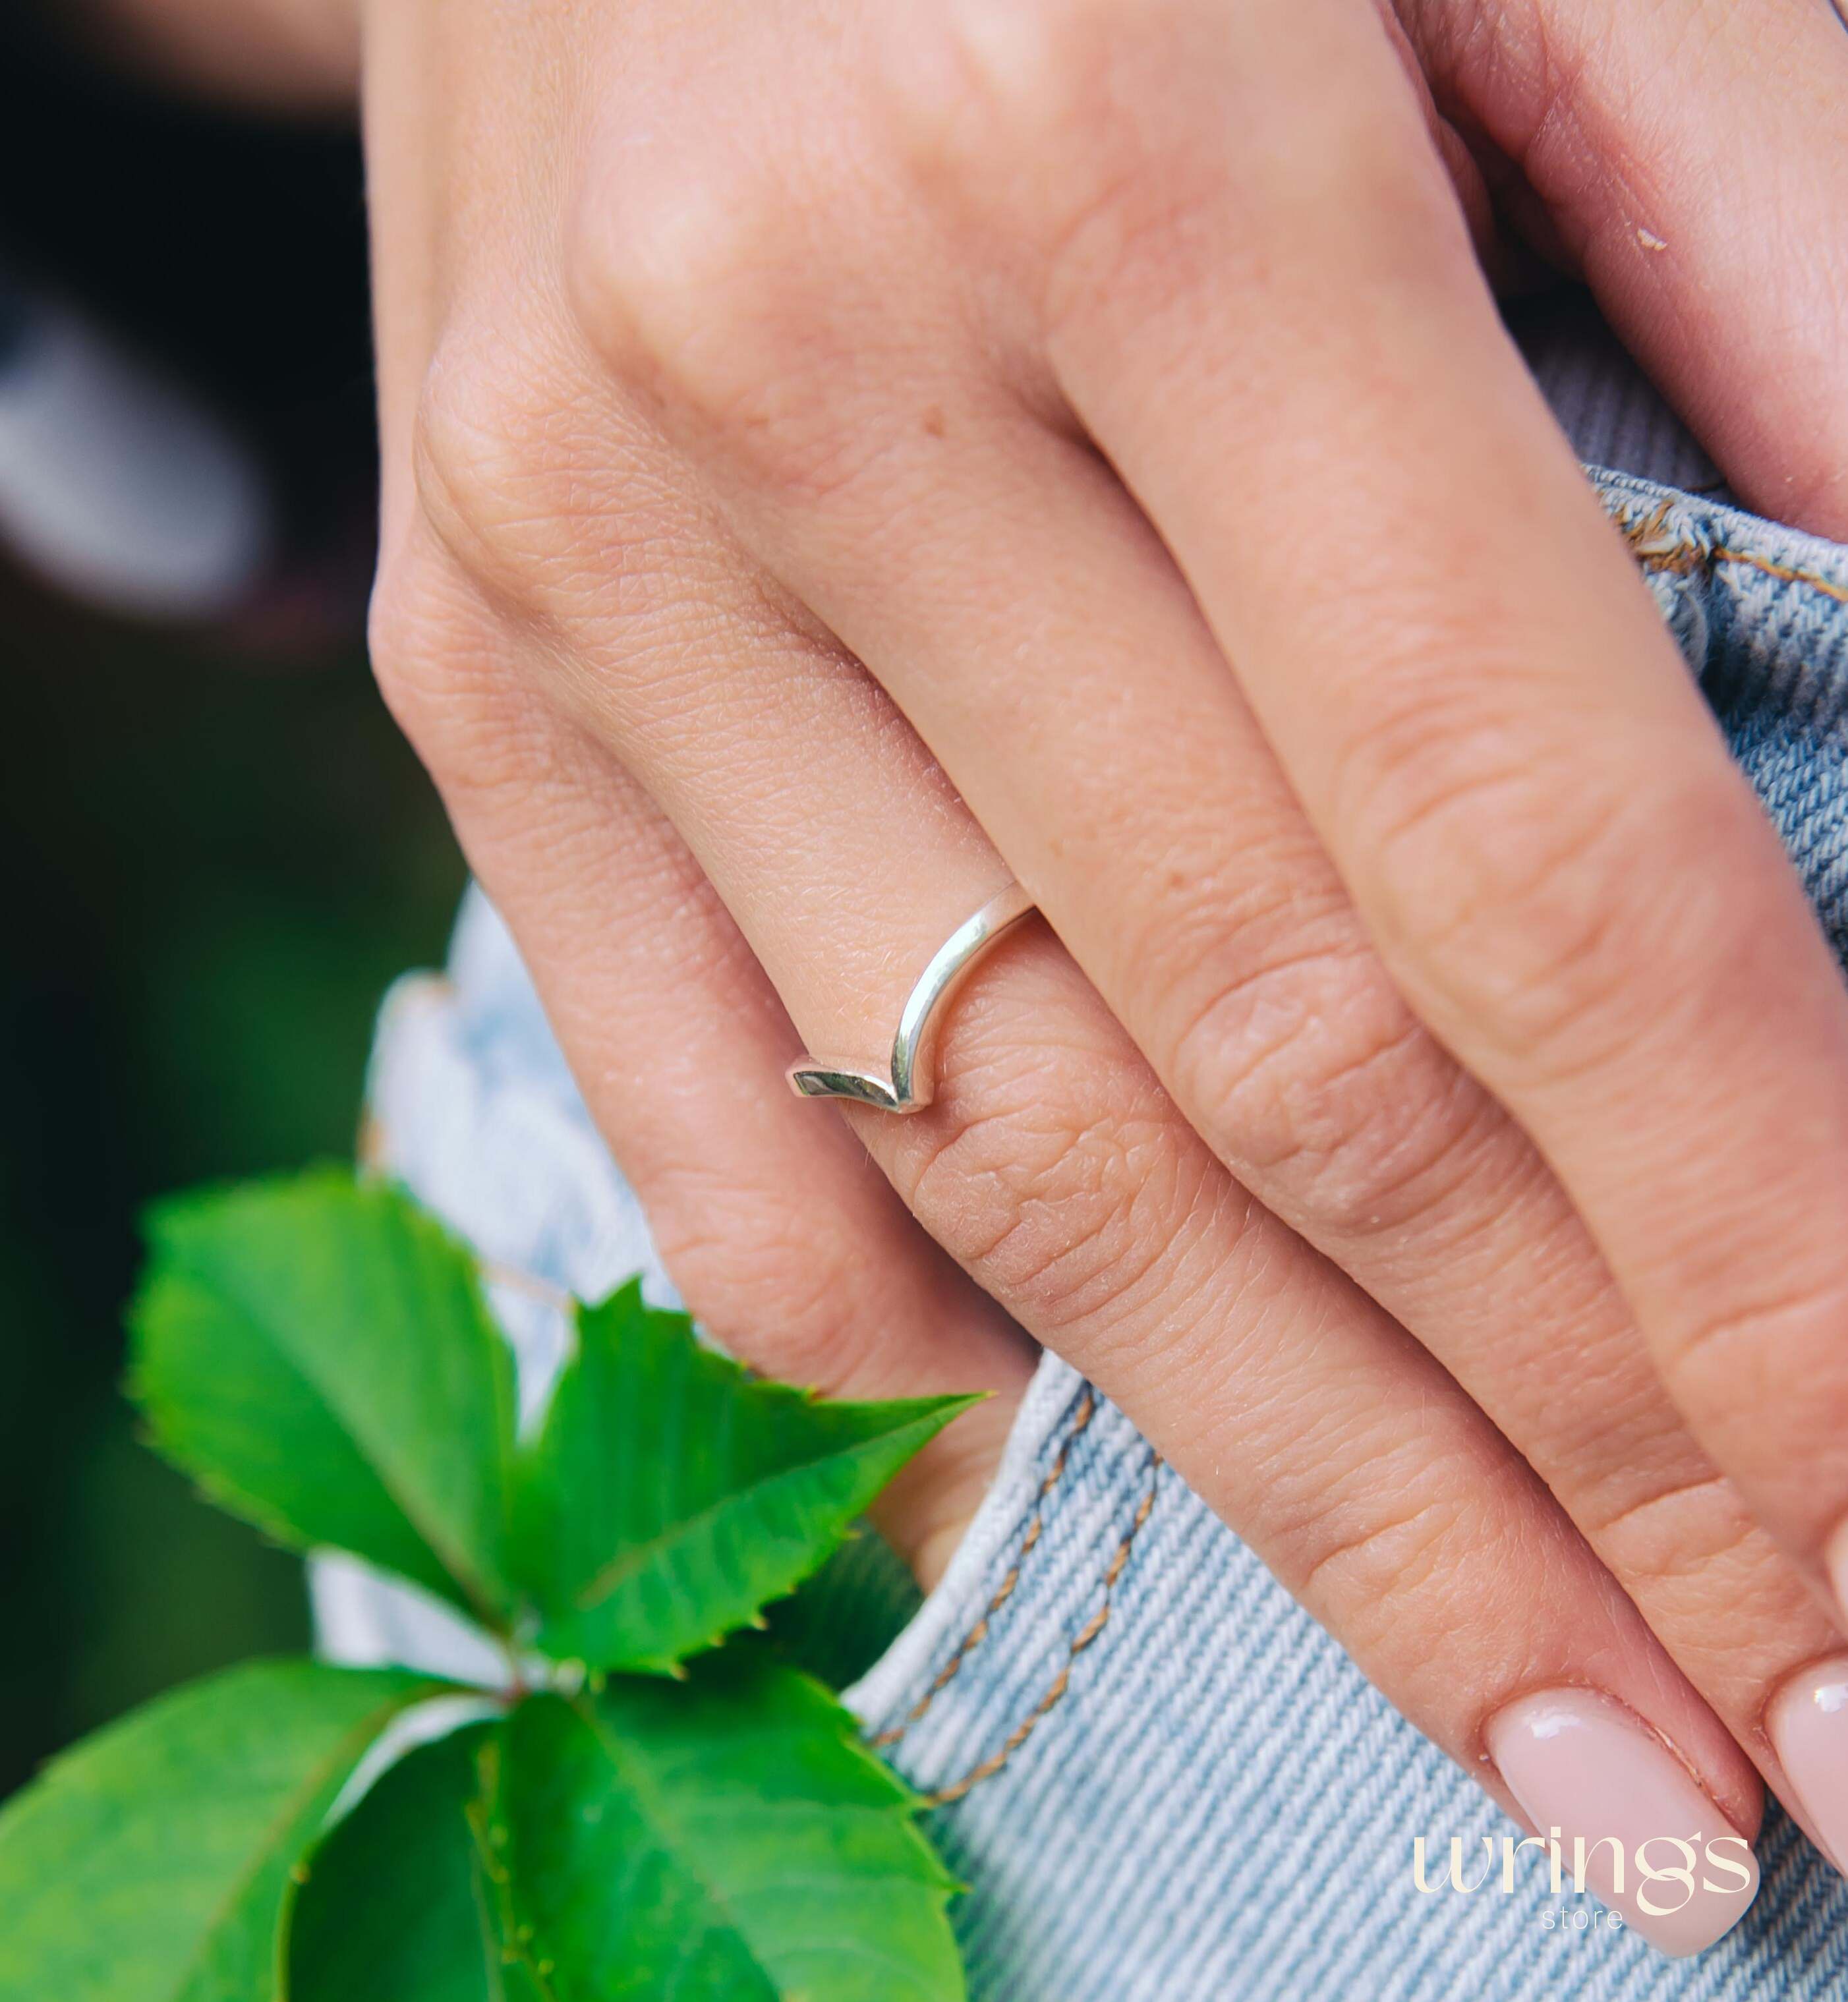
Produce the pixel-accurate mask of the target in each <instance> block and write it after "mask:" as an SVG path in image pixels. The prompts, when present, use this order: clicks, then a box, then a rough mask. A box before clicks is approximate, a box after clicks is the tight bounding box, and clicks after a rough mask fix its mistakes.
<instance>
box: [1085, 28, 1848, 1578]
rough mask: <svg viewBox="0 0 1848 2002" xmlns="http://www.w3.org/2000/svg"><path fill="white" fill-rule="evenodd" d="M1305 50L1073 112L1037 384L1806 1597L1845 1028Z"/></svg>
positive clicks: (1195, 59)
mask: <svg viewBox="0 0 1848 2002" xmlns="http://www.w3.org/2000/svg"><path fill="white" fill-rule="evenodd" d="M1187 11H1188V10H1186V9H1173V10H1170V12H1173V14H1175V15H1176V16H1180V15H1183V14H1186V13H1187ZM1306 14H1307V16H1309V17H1310V18H1309V19H1306V18H1305V15H1306ZM1193 28H1194V32H1193V33H1191V51H1192V60H1191V61H1190V63H1189V65H1188V66H1187V74H1186V78H1185V81H1184V84H1183V85H1182V87H1181V94H1182V95H1183V96H1186V97H1187V98H1188V99H1189V101H1188V102H1186V103H1176V102H1174V101H1173V96H1172V94H1171V95H1170V101H1169V102H1168V103H1166V105H1165V106H1163V115H1162V116H1161V117H1159V118H1156V117H1152V116H1150V115H1145V114H1146V113H1147V112H1148V111H1149V107H1147V106H1140V107H1138V105H1137V103H1136V99H1135V91H1136V88H1137V85H1136V83H1135V78H1136V77H1137V75H1138V73H1139V72H1138V64H1137V58H1136V57H1135V54H1134V52H1133V51H1128V50H1126V51H1124V54H1123V58H1122V60H1121V62H1118V63H1110V62H1100V63H1099V65H1097V70H1096V72H1095V78H1094V79H1093V84H1094V87H1093V89H1092V91H1091V94H1090V96H1086V95H1085V94H1084V92H1083V91H1082V90H1076V91H1074V92H1072V96H1071V97H1070V99H1069V104H1070V106H1072V107H1075V108H1074V109H1072V111H1071V116H1072V124H1073V126H1074V128H1075V129H1076V130H1081V131H1082V132H1083V146H1082V148H1079V147H1078V146H1076V145H1071V144H1068V145H1065V147H1064V148H1063V150H1062V155H1061V157H1062V159H1065V161H1066V162H1069V163H1074V165H1075V174H1074V181H1075V185H1074V187H1073V189H1072V196H1071V201H1070V202H1069V205H1068V206H1067V207H1066V209H1065V213H1066V215H1067V216H1068V218H1075V219H1073V220H1069V221H1068V222H1067V223H1066V225H1065V226H1063V227H1062V228H1060V229H1059V230H1058V231H1057V232H1053V233H1052V235H1051V239H1050V240H1051V241H1053V242H1055V246H1056V247H1055V253H1054V255H1053V256H1052V257H1051V261H1050V276H1049V280H1048V288H1047V296H1048V298H1049V300H1050V302H1051V303H1050V305H1049V307H1048V330H1049V331H1048V341H1049V346H1050V350H1051V355H1052V358H1053V362H1054V365H1055V369H1056V371H1057V373H1058V377H1059V380H1060V382H1061V385H1062V388H1063V389H1064V391H1065V394H1066V396H1067V397H1068V398H1069V401H1070V403H1071V404H1072V406H1073V408H1074V409H1075V410H1076V413H1077V414H1078V416H1079V418H1080V419H1081V420H1083V423H1084V424H1085V425H1086V427H1087V428H1088V430H1089V431H1090V434H1091V435H1092V436H1093V438H1095V439H1096V441H1097V442H1098V443H1099V445H1100V446H1101V447H1102V448H1103V449H1104V451H1105V452H1106V453H1107V455H1109V456H1110V458H1111V460H1112V461H1113V462H1114V465H1115V466H1116V467H1117V468H1118V470H1119V472H1120V473H1121V475H1122V476H1123V477H1124V480H1126V482H1127V483H1128V485H1129V487H1131V490H1133V491H1134V492H1135V494H1136V496H1137V497H1138V500H1139V501H1141V503H1142V505H1143V507H1145V510H1146V511H1148V512H1149V514H1150V516H1151V517H1152V519H1153V520H1154V521H1155V523H1156V526H1157V527H1158V528H1159V531H1160V532H1161V533H1162V535H1163V538H1164V539H1165V540H1166V542H1167V544H1168V546H1169V547H1170V549H1171V550H1172V551H1173V553H1174V555H1175V556H1176V557H1177V560H1178V561H1179V563H1180V566H1181V567H1182V569H1183V570H1184V572H1185V573H1186V574H1187V577H1188V580H1189V581H1190V583H1191V586H1192V588H1193V589H1194V593H1195V595H1196V596H1197V597H1198V599H1199V601H1200V603H1201V606H1202V608H1203V609H1204V611H1205V613H1206V616H1207V617H1208V620H1209V622H1210V623H1211V624H1212V627H1213V629H1214V631H1215V636H1216V637H1217V638H1218V640H1219V643H1220V644H1221V647H1222V649H1223V650H1224V651H1225V653H1226V656H1227V657H1228V658H1229V661H1231V662H1232V663H1233V666H1234V668H1235V671H1236V673H1237V674H1238V675H1239V677H1240V681H1241V682H1242V684H1243V687H1244V689H1245V690H1246V692H1247V695H1248V696H1249V697H1250V700H1251V702H1252V703H1253V706H1254V708H1255V709H1256V710H1257V713H1258V714H1259V716H1260V720H1261V721H1262V723H1263V724H1264V728H1265V731H1266V733H1267V736H1268V738H1269V739H1270V741H1271V744H1272V746H1273V748H1274V750H1275V751H1276V752H1277V753H1278V756H1279V758H1280V759H1281V762H1283V764H1284V765H1285V768H1286V770H1287V772H1288V775H1289V776H1290V779H1291V780H1292V783H1293V785H1294V786H1295V789H1296V790H1297V792H1298V793H1299V796H1300V797H1301V798H1302V802H1303V804H1304V806H1305V807H1306V810H1307V811H1308V812H1309V814H1310V816H1311V818H1312V819H1313V821H1314V823H1315V825H1316V828H1317V829H1318V831H1319V832H1320V835H1321V836H1322V838H1323V840H1324V842H1326V843H1327V846H1328V849H1329V850H1330V854H1331V855H1332V856H1333V858H1334V861H1335V863H1336V865H1337V868H1338V870H1340V872H1341V875H1342V877H1343V878H1344V881H1345V883H1346V884H1347V887H1348V890H1349V891H1350V893H1351V895H1352V896H1353V898H1354V899H1355V903H1356V905H1357V906H1358V909H1359V910H1360V912H1361V913H1362V917H1363V919H1365V923H1366V924H1367V926H1368V927H1369V931H1370V933H1371V934H1372V937H1373V939H1374V940H1375V942H1376V944H1377V946H1378V947H1379V950H1380V951H1381V953H1382V954H1383V957H1385V959H1386V962H1387V964H1388V965H1389V968H1390V969H1391V970H1392V971H1393V975H1394V977H1395V978H1396V980H1397V981H1398V982H1399V983H1400V986H1401V988H1402V989H1403V991H1404V992H1405V993H1406V995H1407V998H1408V999H1410V1001H1411V1003H1412V1004H1413V1005H1414V1007H1415V1008H1416V1009H1417V1010H1418V1011H1419V1013H1421V1015H1422V1016H1423V1017H1424V1019H1425V1020H1426V1021H1427V1023H1428V1024H1429V1025H1430V1026H1431V1028H1432V1029H1433V1030H1434V1031H1435V1032H1436V1033H1437V1034H1438V1036H1439V1037H1440V1038H1442V1040H1443V1041H1445V1043H1446V1044H1447V1045H1448V1046H1449V1048H1450V1049H1451V1050H1452V1052H1453V1053H1454V1054H1455V1055H1456V1056H1457V1058H1458V1059H1459V1061H1461V1062H1463V1064H1465V1065H1466V1066H1467V1067H1468V1068H1469V1069H1470V1070H1472V1071H1473V1072H1474V1073H1475V1074H1476V1075H1477V1076H1478V1077H1479V1078H1480V1079H1482V1081H1483V1082H1484V1083H1485V1084H1487V1086H1488V1087H1489V1088H1490V1090H1492V1091H1493V1092H1494V1093H1495V1094H1496V1095H1497V1096H1498V1097H1499V1098H1500V1099H1501V1100H1502V1101H1503V1103H1504V1104H1506V1105H1507V1106H1508V1107H1509V1108H1510V1110H1511V1111H1512V1112H1513V1113H1514V1114H1515V1116H1516V1117H1517V1118H1518V1119H1519V1120H1520V1121H1522V1124H1523V1125H1524V1126H1525V1128H1527V1130H1528V1131H1529V1133H1530V1134H1531V1135H1532V1137H1533V1138H1534V1139H1535V1140H1536V1142H1537V1143H1538V1144H1539V1146H1540V1148H1541V1149H1542V1150H1543V1152H1544V1153H1545V1154H1546V1156H1547V1157H1548V1159H1549V1160H1550V1163H1551V1164H1552V1166H1553V1168H1554V1169H1555V1170H1556V1172H1557V1174H1559V1176H1560V1179H1561V1180H1562V1181H1564V1184H1566V1186H1567V1188H1568V1190H1569V1191H1570V1192H1571V1195H1573V1197H1574V1199H1575V1201H1576V1202H1577V1203H1578V1205H1579V1207H1580V1209H1581V1211H1582V1212H1583V1213H1584V1215H1585V1218H1586V1220H1587V1222H1588V1224H1589V1225H1590V1226H1591V1228H1592V1230H1593V1231H1594V1233H1595V1235H1596V1236H1597V1237H1598V1239H1599V1242H1600V1244H1601V1246H1602V1249H1603V1250H1604V1252H1605V1254H1606V1257H1608V1258H1609V1261H1610V1262H1611V1264H1612V1265H1613V1269H1614V1270H1615V1271H1616V1275H1617V1277H1618V1278H1619V1280H1620V1282H1621V1283H1622V1285H1623V1287H1624V1289H1625V1290H1626V1292H1627V1294H1628V1296H1629V1298H1630V1301H1631V1303H1632V1304H1633V1306H1634V1308H1635V1310H1637V1314H1638V1317H1639V1319H1640V1320H1641V1323H1642V1324H1643V1326H1644V1328H1645V1330H1646V1331H1648V1335H1649V1337H1650V1339H1651V1346H1652V1348H1653V1350H1654V1354H1655V1356H1656V1358H1657V1360H1658V1365H1659V1366H1660V1368H1661V1371H1662V1372H1663V1375H1664V1377H1665V1381H1666V1383H1667V1384H1668V1388H1669V1390H1670V1391H1671V1393H1672V1395H1673V1396H1674V1397H1675V1398H1676V1400H1677V1401H1678V1402H1679V1404H1680V1406H1681V1407H1682V1410H1683V1411H1684V1412H1685V1413H1686V1416H1687V1418H1688V1419H1689V1422H1690V1424H1691V1425H1693V1428H1695V1429H1696V1432H1698V1433H1699V1435H1700V1437H1701V1438H1702V1439H1703V1442H1704V1443H1705V1445H1706V1446H1707V1449H1708V1450H1709V1451H1710V1453H1712V1454H1713V1455H1714V1457H1715V1459H1716V1460H1718V1461H1719V1463H1721V1466H1722V1467H1724V1468H1725V1469H1726V1470H1728V1472H1729V1473H1731V1474H1732V1475H1733V1477H1735V1481H1737V1482H1738V1484H1739V1486H1740V1487H1741V1488H1742V1489H1743V1490H1744V1491H1745V1493H1746V1495H1747V1497H1748V1498H1749V1500H1750V1501H1751V1502H1752V1505H1754V1507H1755V1508H1756V1509H1757V1510H1758V1511H1759V1513H1760V1515H1762V1516H1763V1519H1764V1520H1765V1521H1766V1524H1767V1526H1769V1527H1770V1528H1771V1529H1773V1532H1774V1533H1777V1535H1779V1536H1780V1537H1781V1538H1782V1539H1783V1540H1784V1541H1785V1542H1786V1543H1787V1546H1788V1547H1790V1549H1791V1550H1792V1551H1793V1552H1794V1554H1796V1555H1797V1557H1799V1558H1800V1559H1801V1560H1803V1561H1806V1562H1807V1563H1808V1564H1809V1565H1810V1566H1811V1568H1812V1573H1813V1571H1814V1568H1815V1567H1816V1566H1818V1564H1819V1563H1820V1562H1821V1561H1822V1557H1823V1554H1824V1551H1825V1546H1827V1545H1828V1543H1829V1540H1830V1538H1831V1536H1832V1535H1833V1534H1834V1533H1836V1528H1837V1525H1838V1524H1839V1523H1841V1522H1843V1519H1844V1517H1845V1516H1848V1341H1844V1340H1843V1334H1844V1332H1845V1331H1848V1232H1844V1231H1843V1229H1841V1227H1840V1223H1839V1215H1838V1213H1837V1212H1838V1205H1839V1202H1840V1200H1841V1192H1842V1191H1843V1190H1844V1189H1848V995H1845V994H1844V992H1843V985H1842V982H1841V978H1840V976H1839V972H1838V970H1837V969H1836V967H1835V965H1834V964H1833V963H1832V960H1831V957H1830V955H1829V951H1828V950H1827V947H1826V945H1825V941H1824V940H1823V938H1822V934H1821V933H1820V931H1819V929H1818V926H1817V923H1816V922H1815V917H1814V916H1813V914H1812V913H1811V911H1810V909H1809V908H1808V905H1807V904H1806V902H1805V901H1804V897H1803V895H1802V892H1801V887H1800V885H1799V884H1798V882H1797V878H1796V877H1795V875H1794V872H1793V871H1792V870H1791V868H1790V866H1789V864H1788V862H1787V859H1786V857H1785V856H1784V855H1783V853H1782V851H1781V850H1780V846H1779V844H1778V842H1777V839H1776V836H1775V835H1774V834H1773V831H1772V829H1771V828H1770V825H1769V824H1768V823H1767V822H1766V819H1765V818H1764V816H1763V813H1762V812H1761V811H1760V809H1759V807H1758V805H1757V804H1756V800H1754V799H1753V798H1752V795H1751V793H1750V792H1749V789H1748V787H1746V785H1745V782H1744V780H1743V779H1742V777H1741V776H1740V775H1739V773H1738V771H1737V770H1736V769H1735V766H1733V764H1732V762H1731V759H1730V758H1729V757H1728V754H1727V751H1726V748H1725V745H1724V741H1722V739H1721V735H1720V734H1719V732H1718V731H1717V727H1716V726H1715V724H1714V721H1713V720H1712V718H1711V717H1710V715H1709V714H1708V713H1707V710H1705V708H1704V706H1703V704H1702V703H1701V702H1700V699H1699V697H1698V695H1697V693H1696V691H1695V689H1694V688H1693V685H1692V684H1691V682H1690V680H1689V677H1688V675H1687V673H1686V669H1685V668H1684V667H1683V665H1682V662H1681V661H1680V659H1679V657H1678V656H1677V654H1676V652H1675V648H1674V647H1673V646H1672V644H1671V643H1670V641H1669V639H1668V636H1667V634H1666V633H1665V631H1664V630H1663V628H1662V626H1661V620H1660V619H1659V618H1658V616H1657V614H1656V612H1655V610H1654V607H1653V605H1652V604H1651V601H1650V599H1649V598H1648V594H1647V592H1646V591H1645V590H1644V588H1643V587H1642V585H1641V584H1640V583H1639V581H1637V577H1636V575H1635V574H1634V568H1633V567H1632V565H1631V563H1630V560H1629V559H1628V557H1627V554H1626V553H1625V551H1624V550H1623V546H1622V544H1621V542H1620V539H1619V538H1618V537H1617V536H1616V535H1615V534H1614V533H1613V531H1612V529H1611V528H1610V527H1609V525H1608V524H1607V523H1606V521H1605V520H1604V518H1602V514H1601V512H1600V511H1599V509H1598V507H1596V505H1595V501H1594V500H1593V498H1592V495H1591V494H1590V493H1589V492H1588V490H1587V487H1586V486H1585V482H1584V480H1583V479H1582V477H1581V474H1580V473H1579V470H1578V467H1577V466H1576V465H1575V463H1574V461H1573V459H1572V458H1571V455H1570V453H1569V452H1568V451H1567V449H1566V447H1565V445H1564V441H1563V440H1562V439H1561V438H1560V436H1559V435H1558V434H1557V430H1556V428H1555V427H1554V426H1553V424H1552V421H1551V420H1550V417H1549V416H1548V413H1546V410H1545V408H1544V406H1543V404H1542V403H1541V401H1540V399H1539V396H1537V394H1536V392H1535V391H1534V389H1533V388H1532V384H1531V382H1529V379H1528V378H1527V377H1526V375H1525V371H1524V370H1523V369H1522V366H1521V364H1520V362H1519V360H1518V357H1517V356H1516V354H1515V352H1514V351H1513V349H1512V346H1511V344H1509V342H1508V339H1507V337H1506V336H1505V333H1504V332H1503V330H1502V329H1501V325H1500V323H1499V321H1498V319H1497V317H1496V315H1495V312H1494V306H1493V302H1492V301H1491V298H1490V296H1489V294H1488V291H1487V287H1486V285H1485V284H1484V281H1483V280H1482V277H1481V276H1480V272H1479V271H1478V270H1477V267H1476V264H1475V262H1474V260H1473V256H1472V254H1471V251H1470V244H1469V242H1468V239H1467V237H1466V232H1465V231H1464V229H1463V225H1462V223H1461V221H1460V219H1459V216H1458V214H1457V211H1456V204H1455V202H1454V200H1453V197H1452V194H1451V193H1450V190H1449V187H1448V185H1447V184H1446V183H1445V179H1444V176H1443V175H1442V172H1441V170H1440V169H1439V167H1438V164H1437V162H1436V160H1435V157H1434V155H1432V153H1431V149H1430V147H1429V145H1428V141H1426V138H1425V136H1424V131H1423V129H1422V126H1421V122H1420V120H1419V118H1418V115H1417V109H1416V106H1415V105H1414V103H1413V101H1412V99H1411V97H1410V92H1409V91H1408V90H1407V89H1406V87H1405V85H1404V82H1403V78H1402V76H1401V75H1400V74H1399V72H1398V71H1397V68H1396V63H1395V60H1394V58H1393V54H1392V52H1391V51H1390V49H1389V47H1388V45H1387V44H1386V40H1385V38H1384V37H1383V34H1381V33H1380V32H1379V29H1378V27H1377V26H1376V23H1374V22H1373V21H1372V19H1371V18H1370V17H1369V16H1368V14H1367V10H1365V9H1355V8H1354V7H1352V6H1351V5H1344V4H1342V3H1341V0H1309V4H1308V5H1307V7H1306V8H1305V5H1302V4H1300V0H1293V4H1292V5H1290V6H1288V8H1285V7H1282V6H1281V5H1272V6H1257V7H1252V8H1246V9H1236V10H1233V11H1232V12H1230V13H1227V12H1225V11H1224V10H1217V9H1215V10H1214V12H1213V29H1212V33H1210V34H1208V33H1205V32H1203V31H1200V30H1199V24H1198V20H1195V21H1194V23H1193ZM1124 32H1125V34H1126V35H1127V33H1128V31H1127V30H1125V31H1124ZM1135 32H1136V36H1137V37H1138V40H1142V41H1145V40H1147V39H1148V37H1149V33H1150V29H1149V23H1148V22H1147V21H1146V20H1143V21H1142V22H1141V23H1140V25H1139V26H1138V28H1137V30H1136V31H1135ZM1172 75H1173V70H1172V68H1171V69H1170V76H1172ZM1259 76H1261V77H1263V78H1264V79H1265V88H1264V92H1261V93H1260V92H1257V90H1255V89H1254V88H1253V87H1252V85H1251V83H1250V79H1251V78H1254V77H1259ZM1195 96H1197V99H1198V101H1197V102H1195V101H1193V100H1194V98H1195ZM1203 133H1204V134H1209V135H1210V137H1209V138H1208V141H1207V143H1206V144H1205V145H1202V134H1203ZM1068 136H1069V135H1068ZM1086 176H1095V178H1088V179H1087V178H1085V177H1086ZM1177 190H1180V191H1181V193H1180V199H1179V200H1178V201H1177V198H1176V191H1177ZM1539 550H1546V551H1548V552H1549V553H1550V556H1551V560H1548V561H1542V560H1539V559H1538V558H1537V556H1536V552H1537V551H1539ZM1844 1582H1848V1580H1845V1581H1844Z"/></svg>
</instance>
